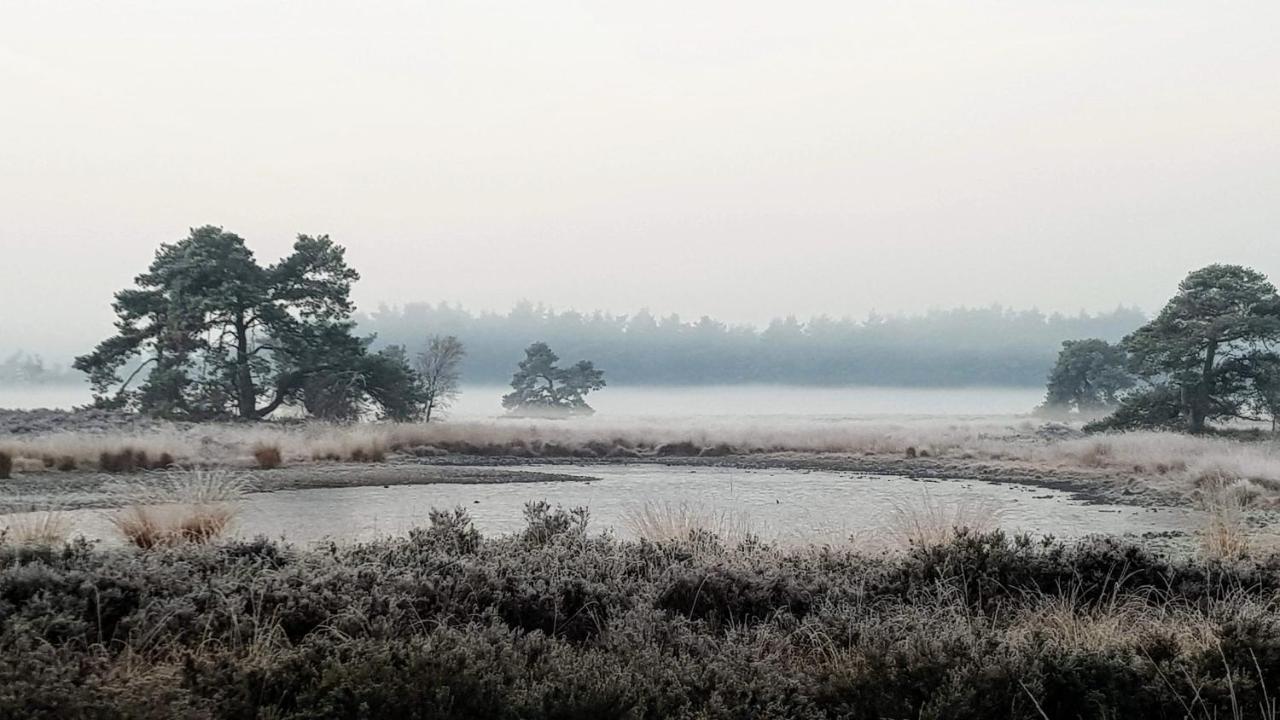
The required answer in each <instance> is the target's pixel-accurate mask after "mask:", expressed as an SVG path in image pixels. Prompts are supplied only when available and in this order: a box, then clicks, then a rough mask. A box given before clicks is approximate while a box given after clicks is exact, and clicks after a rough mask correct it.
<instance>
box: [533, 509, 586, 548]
mask: <svg viewBox="0 0 1280 720" xmlns="http://www.w3.org/2000/svg"><path fill="white" fill-rule="evenodd" d="M590 515H591V513H590V512H589V511H588V510H587V508H585V507H576V508H573V509H572V510H565V509H564V508H563V507H560V506H559V505H557V506H556V507H555V508H554V509H553V508H552V507H551V505H549V504H548V503H547V501H545V500H538V501H536V502H527V503H525V504H524V520H525V529H524V533H523V534H522V537H523V538H524V539H525V540H528V541H530V542H533V543H536V544H545V543H548V542H551V541H553V540H555V539H557V538H566V537H569V538H573V537H577V538H580V537H582V536H584V535H586V532H587V520H588V518H589V517H590Z"/></svg>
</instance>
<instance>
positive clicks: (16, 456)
mask: <svg viewBox="0 0 1280 720" xmlns="http://www.w3.org/2000/svg"><path fill="white" fill-rule="evenodd" d="M1036 428H1037V425H1036V424H1034V423H1033V422H1031V421H1029V420H1026V419H1016V418H1010V419H1005V420H999V419H996V420H993V419H990V418H986V419H970V420H965V419H942V418H933V419H927V418H918V419H910V418H908V419H903V418H880V419H876V418H858V419H847V420H839V421H832V420H822V419H799V418H797V419H787V418H770V419H767V420H758V421H757V420H740V421H731V420H725V419H715V418H710V419H700V418H699V419H695V418H687V419H672V418H667V419H643V418H630V419H626V420H620V419H613V420H611V419H608V418H579V419H572V420H560V421H545V420H543V421H539V420H488V421H466V422H446V423H439V422H436V423H430V424H421V423H418V424H415V423H406V424H392V423H365V424H357V425H332V424H326V423H305V424H299V425H288V426H286V425H276V424H258V425H198V426H194V427H191V428H189V429H185V430H182V429H177V428H168V429H160V430H155V431H151V432H146V433H97V434H93V433H79V434H77V433H59V434H50V435H45V436H39V437H33V438H25V437H24V438H21V439H9V440H3V441H0V453H5V454H8V455H9V456H10V457H11V458H12V459H13V460H14V461H15V462H20V461H21V462H25V459H28V458H34V459H36V460H37V461H38V460H40V459H44V462H45V464H50V465H52V466H53V467H57V468H62V467H66V468H71V467H82V468H85V467H95V466H97V465H99V464H100V462H101V460H102V457H103V455H104V453H105V454H109V455H111V456H113V457H115V456H119V455H121V454H122V453H124V451H126V450H129V451H132V452H131V453H130V457H132V458H134V460H133V465H134V466H146V467H150V466H154V465H155V464H158V463H157V462H156V460H155V459H157V458H162V457H163V456H164V455H165V454H166V453H167V454H168V456H169V457H168V459H170V460H172V461H174V462H177V463H181V464H184V465H206V466H220V467H237V466H238V467H253V466H255V465H260V461H259V460H258V458H257V456H256V452H257V449H259V448H276V449H278V450H279V452H280V455H281V462H282V463H289V462H305V461H332V462H346V461H355V462H380V461H382V460H383V459H385V458H386V457H387V456H388V455H389V454H390V453H393V452H417V453H418V454H424V455H431V454H440V453H445V452H449V453H462V454H471V455H481V456H485V455H489V456H498V455H517V456H520V455H523V456H530V457H538V456H541V457H556V456H562V457H567V456H577V457H583V458H588V459H589V458H592V457H604V456H608V457H627V456H635V455H648V456H655V455H658V456H661V455H698V454H705V455H723V454H731V453H732V454H748V453H786V452H803V453H841V454H850V455H858V456H874V457H886V458H888V457H893V458H895V459H901V458H904V457H906V458H908V459H909V460H910V461H912V462H933V461H935V460H938V459H941V460H943V461H950V462H974V463H1000V464H1014V465H1017V466H1019V467H1020V468H1025V469H1026V470H1028V471H1030V472H1037V471H1045V472H1053V471H1067V472H1081V473H1089V474H1098V475H1105V476H1115V475H1129V476H1139V477H1141V478H1143V479H1144V481H1145V482H1147V483H1149V484H1151V485H1153V486H1156V487H1160V488H1162V489H1166V490H1169V491H1174V492H1183V493H1190V492H1191V491H1193V490H1194V488H1195V487H1196V484H1197V482H1198V481H1199V479H1200V478H1201V477H1203V476H1206V475H1216V476H1223V477H1227V478H1230V479H1232V480H1233V481H1235V482H1245V481H1248V482H1249V483H1251V484H1252V485H1253V486H1255V487H1256V488H1258V489H1259V490H1260V491H1261V493H1262V495H1263V499H1264V500H1267V499H1274V501H1275V502H1276V503H1277V504H1280V443H1277V442H1260V441H1252V442H1250V441H1240V440H1233V439H1227V438H1220V437H1190V436H1186V435H1180V434H1176V433H1160V432H1133V433H1123V434H1117V435H1106V436H1094V437H1085V438H1076V439H1066V440H1050V439H1045V438H1041V437H1039V436H1037V434H1036V432H1035V430H1036ZM139 453H141V454H143V455H145V458H146V459H147V460H148V462H146V463H141V462H138V461H137V456H138V454H139ZM913 455H914V458H912V456H913ZM107 464H111V463H110V462H108V463H107ZM41 469H43V468H41Z"/></svg>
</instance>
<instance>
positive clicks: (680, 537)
mask: <svg viewBox="0 0 1280 720" xmlns="http://www.w3.org/2000/svg"><path fill="white" fill-rule="evenodd" d="M622 522H623V525H624V526H625V527H626V528H627V530H628V531H629V532H630V533H631V534H632V535H633V536H634V537H637V538H642V539H645V540H649V541H650V542H673V541H684V540H689V539H690V538H698V537H704V536H707V535H711V536H715V537H717V538H719V539H720V540H723V541H724V542H725V543H728V544H729V545H730V546H734V545H737V544H739V543H741V542H745V541H747V540H749V539H751V538H754V537H757V536H758V535H759V534H760V533H759V532H758V531H757V529H756V528H755V526H754V525H753V524H752V522H751V518H750V517H749V516H748V515H747V514H746V513H743V512H740V511H735V510H713V509H708V508H705V507H702V506H698V505H692V504H690V503H688V502H680V503H670V502H657V501H653V500H646V501H644V502H643V503H641V504H640V505H638V506H634V507H631V508H628V509H627V510H626V511H625V512H624V513H623V516H622Z"/></svg>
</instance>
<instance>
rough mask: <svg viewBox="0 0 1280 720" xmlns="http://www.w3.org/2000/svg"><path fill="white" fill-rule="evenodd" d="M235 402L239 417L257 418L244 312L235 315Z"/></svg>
mask: <svg viewBox="0 0 1280 720" xmlns="http://www.w3.org/2000/svg"><path fill="white" fill-rule="evenodd" d="M235 327H236V403H237V408H236V409H237V410H238V411H239V414H240V417H241V418H243V419H245V420H254V419H257V417H258V413H257V408H255V407H254V405H255V404H256V402H257V399H258V393H257V391H256V389H255V388H254V387H253V373H252V372H251V371H250V369H249V328H248V324H247V323H246V322H245V319H244V314H243V313H242V314H240V315H237V316H236V322H235Z"/></svg>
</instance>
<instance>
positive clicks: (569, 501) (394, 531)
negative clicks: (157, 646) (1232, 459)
mask: <svg viewBox="0 0 1280 720" xmlns="http://www.w3.org/2000/svg"><path fill="white" fill-rule="evenodd" d="M527 469H528V470H531V471H532V470H538V469H540V468H538V467H529V468H527ZM545 469H546V470H547V471H550V472H557V473H565V474H575V475H581V476H594V477H597V478H599V479H598V480H595V481H592V482H537V483H511V484H493V485H451V484H434V485H408V486H392V487H385V488H384V487H356V488H324V489H313V490H289V491H280V492H274V493H261V494H254V495H250V496H249V497H247V498H246V499H245V500H244V501H243V506H242V512H241V514H240V517H239V519H238V524H237V527H236V530H235V532H236V533H237V534H239V535H241V536H245V537H251V536H254V535H259V534H262V535H266V536H268V537H272V538H281V537H283V538H285V539H287V540H290V541H293V542H297V543H304V544H305V543H312V542H317V541H323V540H338V541H350V540H370V539H375V538H379V537H385V536H389V535H401V534H404V533H405V532H406V531H407V530H409V529H410V528H413V527H417V526H421V525H425V524H426V523H427V513H428V511H429V510H430V509H431V508H432V507H452V506H455V505H461V506H463V507H465V508H466V509H467V510H468V512H470V513H471V516H472V517H473V518H474V520H475V523H476V525H477V527H478V528H479V529H480V530H481V531H482V532H484V533H485V534H486V535H493V534H501V533H511V532H516V531H519V530H520V529H521V528H523V527H524V520H523V518H522V510H523V507H524V504H525V503H526V502H529V501H536V500H546V501H547V502H549V503H551V504H553V505H555V504H560V505H563V506H565V507H575V506H585V507H587V508H589V509H590V511H591V526H590V527H591V529H592V530H593V531H597V532H598V531H602V530H610V531H612V532H614V533H616V534H617V535H618V536H620V537H624V538H625V537H631V536H633V532H632V527H631V525H630V524H629V522H628V519H627V518H628V516H629V515H631V514H634V513H635V512H636V511H637V510H639V509H641V508H642V507H643V506H644V505H645V504H646V503H649V504H651V505H661V504H663V503H666V504H669V505H671V506H672V507H678V506H680V505H681V504H684V505H685V506H687V507H690V508H693V509H695V510H700V511H702V512H704V513H712V514H718V515H720V516H723V515H726V514H727V515H730V516H731V517H732V518H733V519H734V520H735V522H736V521H737V520H745V521H746V522H747V523H748V524H749V525H750V526H752V527H753V528H754V529H755V530H756V531H757V532H759V533H760V534H761V535H763V536H764V537H766V538H769V539H777V540H782V541H787V542H831V541H837V540H843V539H847V538H849V537H851V536H852V537H856V538H860V539H862V538H868V537H877V536H880V537H882V536H884V535H886V534H887V535H893V534H896V533H897V531H898V529H899V528H900V527H901V524H902V518H903V516H904V515H906V516H907V517H910V516H911V515H912V514H913V513H914V514H924V515H928V514H929V511H930V509H932V510H933V511H934V512H937V513H941V514H942V515H944V516H946V517H954V512H955V511H956V509H957V508H960V509H962V510H963V512H961V514H962V515H964V516H966V517H981V518H987V519H989V520H991V522H992V523H993V524H994V525H996V526H999V527H1002V528H1004V529H1007V530H1011V531H1027V532H1032V533H1035V534H1051V535H1055V536H1058V537H1068V538H1070V537H1080V536H1084V535H1089V534H1097V533H1102V534H1125V533H1139V534H1140V533H1144V532H1163V531H1170V530H1187V529H1190V528H1191V527H1192V526H1193V524H1194V518H1193V517H1192V515H1191V513H1190V512H1189V511H1186V510H1178V509H1160V510H1159V511H1155V510H1151V509H1145V508H1136V507H1127V506H1108V505H1087V504H1084V503H1082V502H1078V501H1076V500H1074V499H1073V498H1072V497H1071V496H1070V495H1069V494H1067V493H1065V492H1061V491H1055V490H1045V489H1040V488H1034V487H1028V486H1022V485H1001V484H994V483H987V482H980V481H966V480H934V481H929V480H918V479H909V478H903V477H895V476H887V475H866V474H857V473H841V472H818V471H812V472H806V471H797V470H739V469H731V468H690V467H680V466H662V465H632V466H616V465H599V466H596V465H583V466H562V465H556V466H549V467H547V468H545ZM71 515H72V517H73V518H74V523H75V527H76V529H77V531H78V532H80V533H82V534H84V535H86V536H87V537H91V538H103V539H107V540H111V539H112V532H111V528H110V526H109V523H108V522H107V519H106V517H105V515H104V511H88V510H86V511H76V512H74V513H71Z"/></svg>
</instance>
